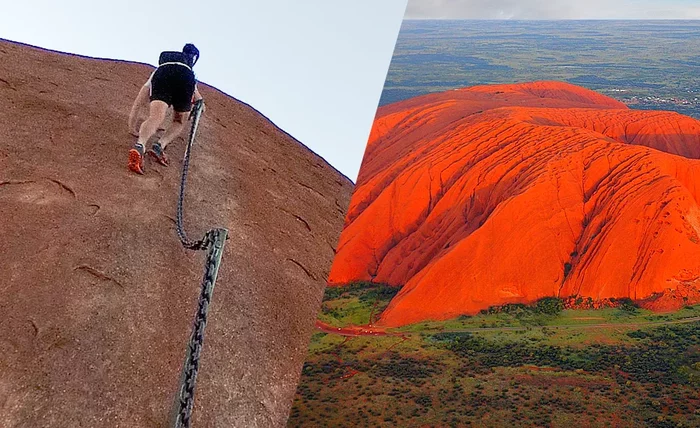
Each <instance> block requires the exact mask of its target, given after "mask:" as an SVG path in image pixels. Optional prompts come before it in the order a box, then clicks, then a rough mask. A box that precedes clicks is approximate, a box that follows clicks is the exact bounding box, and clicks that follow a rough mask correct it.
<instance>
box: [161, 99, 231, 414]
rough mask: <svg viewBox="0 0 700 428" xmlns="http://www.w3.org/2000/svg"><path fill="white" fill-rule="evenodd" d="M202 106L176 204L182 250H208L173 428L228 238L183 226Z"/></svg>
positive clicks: (185, 398) (189, 387)
mask: <svg viewBox="0 0 700 428" xmlns="http://www.w3.org/2000/svg"><path fill="white" fill-rule="evenodd" d="M203 105H204V103H203V102H202V100H198V101H197V102H195V105H194V108H193V109H192V113H190V119H192V127H191V128H190V137H189V140H188V142H187V148H186V149H185V156H184V159H183V165H182V176H181V179H180V195H179V198H178V203H177V235H178V237H179V238H180V242H181V243H182V245H183V246H184V247H185V248H187V249H190V250H205V249H208V251H207V259H206V263H205V265H204V278H203V279H202V286H201V292H200V294H199V302H198V306H197V312H196V314H195V317H194V318H195V319H194V325H193V326H192V334H191V336H190V342H189V344H188V345H187V356H186V358H185V363H184V366H183V369H182V374H181V377H180V388H179V390H178V394H177V397H176V400H175V406H174V412H175V413H174V422H173V424H172V425H173V426H174V427H175V428H189V426H190V421H191V416H192V407H193V406H194V387H195V383H196V381H197V371H198V370H199V361H200V357H201V353H202V346H203V342H204V328H205V327H206V325H207V315H208V313H209V305H210V304H211V298H212V293H213V292H214V285H215V284H216V276H217V274H218V271H219V265H220V263H221V256H222V255H223V249H224V244H225V242H226V239H227V238H228V236H227V234H228V231H227V230H226V229H212V230H210V231H208V232H207V233H206V234H205V235H204V237H203V238H202V239H200V240H199V241H191V240H189V239H188V238H187V235H186V234H185V229H184V226H183V208H184V200H185V185H186V182H187V172H188V169H189V163H190V152H191V150H192V145H193V143H194V137H195V134H196V133H197V126H198V125H199V118H200V117H201V114H202V107H203Z"/></svg>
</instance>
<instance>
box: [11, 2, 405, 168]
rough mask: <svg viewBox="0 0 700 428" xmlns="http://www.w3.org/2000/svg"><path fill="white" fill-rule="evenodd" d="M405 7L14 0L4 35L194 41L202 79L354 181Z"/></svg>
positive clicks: (112, 46) (114, 45)
mask: <svg viewBox="0 0 700 428" xmlns="http://www.w3.org/2000/svg"><path fill="white" fill-rule="evenodd" d="M405 8H406V0H381V1H378V0H352V1H347V0H342V1H340V0H333V1H328V0H294V1H290V0H198V1H192V0H152V1H143V0H119V1H110V2H102V1H92V2H88V1H85V0H61V1H54V0H21V1H20V0H16V1H7V2H3V5H2V8H1V9H2V10H1V11H0V38H4V39H9V40H14V41H19V42H24V43H28V44H31V45H35V46H39V47H44V48H48V49H54V50H59V51H63V52H71V53H77V54H82V55H88V56H95V57H102V58H114V59H125V60H132V61H138V62H145V63H148V64H152V65H155V64H157V61H158V54H159V53H160V52H161V51H163V50H180V49H182V46H183V45H184V44H185V43H187V42H192V43H194V44H195V45H197V47H199V49H200V51H201V54H202V57H201V60H200V61H199V62H198V63H197V65H196V67H195V72H196V73H197V78H198V79H199V80H200V81H202V82H204V83H207V84H210V85H212V86H215V87H217V88H219V89H221V90H222V91H224V92H226V93H228V94H230V95H232V96H234V97H236V98H238V99H240V100H242V101H244V102H246V103H248V104H250V105H252V106H253V107H255V108H256V109H257V110H259V111H260V112H262V113H263V114H264V115H266V116H267V117H269V118H270V119H271V120H272V121H273V122H275V124H276V125H277V126H279V127H280V128H282V129H284V130H285V131H287V132H288V133H290V134H291V135H293V136H294V137H295V138H296V139H298V140H299V141H301V142H302V143H304V144H305V145H307V146H308V147H310V148H311V149H312V150H313V151H315V152H316V153H318V154H319V155H321V156H322V157H324V158H325V159H326V160H327V161H328V162H329V163H330V164H331V165H333V166H335V167H336V168H337V169H338V170H340V171H341V172H342V173H344V174H345V175H346V176H348V177H349V178H350V179H351V180H353V181H354V180H355V178H356V177H357V172H358V170H359V166H360V162H361V161H362V156H363V154H364V150H365V146H366V144H367V138H368V136H369V131H370V128H371V126H372V121H373V120H374V114H375V113H376V108H377V104H378V102H379V97H380V95H381V92H382V87H383V86H384V80H385V78H386V72H387V70H388V68H389V62H390V61H391V56H392V53H393V51H394V44H395V42H396V36H397V35H398V32H399V28H400V25H401V21H402V19H403V16H404V11H405ZM139 83H141V82H139ZM129 101H131V100H129ZM124 126H125V127H126V124H124ZM229 129H231V128H230V127H229ZM234 132H235V131H234ZM128 143H130V141H129V142H126V141H125V144H128ZM125 149H126V148H125Z"/></svg>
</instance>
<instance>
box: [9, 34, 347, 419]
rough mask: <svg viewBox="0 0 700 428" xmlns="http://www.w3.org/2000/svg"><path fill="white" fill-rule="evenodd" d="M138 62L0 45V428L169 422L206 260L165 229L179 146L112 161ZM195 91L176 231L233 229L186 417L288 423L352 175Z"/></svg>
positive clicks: (121, 146)
mask: <svg viewBox="0 0 700 428" xmlns="http://www.w3.org/2000/svg"><path fill="white" fill-rule="evenodd" d="M152 70H153V67H151V66H149V65H145V64H137V63H129V62H125V61H116V60H100V59H94V58H87V57H81V56H77V55H69V54H64V53H59V52H53V51H47V50H44V49H40V48H36V47H32V46H27V45H22V44H18V43H13V42H9V41H3V40H0V256H1V257H2V261H0V349H1V350H2V351H1V352H0V373H1V374H0V426H2V427H8V428H9V427H79V426H82V427H130V428H133V427H165V426H169V425H168V423H169V417H170V411H171V407H172V404H173V401H174V399H175V394H176V392H177V388H178V383H179V380H180V379H179V378H180V373H181V369H182V365H183V360H184V358H185V351H186V346H187V343H188V341H189V338H190V332H191V328H192V321H193V318H194V313H195V310H196V309H197V298H198V295H199V292H200V284H201V282H202V274H203V266H204V254H203V253H202V252H192V251H188V250H185V249H184V248H183V247H182V245H181V244H180V241H179V240H178V236H177V234H176V230H175V217H176V206H177V200H178V191H179V185H180V172H181V164H182V160H181V159H182V155H183V151H184V148H185V141H183V139H179V140H176V141H175V142H174V143H173V144H172V145H171V148H169V150H172V151H171V153H170V158H171V164H170V166H169V167H163V166H160V165H157V164H155V163H153V162H150V163H149V162H147V163H146V174H145V175H144V176H137V175H135V174H132V173H130V172H129V171H128V170H127V168H126V159H127V152H128V150H129V148H130V147H131V146H132V144H133V142H134V138H133V137H132V136H130V135H129V132H128V131H129V130H128V127H127V117H128V114H129V110H130V107H131V104H132V102H133V100H134V98H135V97H136V94H137V93H138V91H139V88H140V87H141V85H143V83H144V82H145V81H146V79H147V78H148V76H149V75H150V73H151V72H152ZM199 89H200V91H201V93H202V95H203V97H204V100H205V103H206V111H205V113H204V114H203V116H202V119H201V122H200V124H199V130H198V133H197V139H196V142H195V145H194V148H193V152H192V158H191V160H190V170H189V176H188V184H187V189H186V194H185V204H184V213H185V214H184V224H185V228H186V230H187V232H188V234H189V235H190V237H191V238H196V239H198V238H200V237H202V236H203V234H204V233H205V232H206V231H207V230H209V229H211V228H214V227H224V228H226V229H228V231H229V232H228V236H229V240H228V241H227V242H226V245H225V251H224V254H223V259H222V262H221V267H220V270H219V273H218V280H217V283H216V288H215V290H214V293H213V300H212V304H211V306H210V308H209V317H208V322H207V329H206V335H205V339H204V347H203V351H202V357H201V365H200V367H199V374H198V377H197V386H196V390H195V399H194V409H193V413H192V418H193V419H192V426H195V427H214V426H218V427H224V426H239V427H243V426H245V427H279V426H284V425H285V423H286V420H287V417H288V414H289V410H290V407H291V403H292V399H293V396H294V393H295V389H296V384H297V381H298V378H299V375H300V372H301V367H302V363H303V360H304V357H305V355H306V349H307V344H308V341H309V339H310V337H311V334H312V332H313V322H314V319H315V316H316V313H317V311H318V309H319V306H320V303H321V298H322V295H323V289H324V287H325V285H326V278H327V275H328V272H329V269H330V266H331V262H332V259H333V257H334V252H335V246H336V244H337V240H338V236H339V234H340V231H341V228H342V224H343V220H344V217H345V215H346V208H347V206H348V203H349V198H350V193H351V191H352V187H353V184H352V182H351V181H350V180H349V179H347V178H346V177H344V176H343V175H342V174H340V173H339V172H338V171H336V170H335V169H334V168H333V167H331V166H330V165H329V164H328V163H326V162H325V161H324V160H323V159H322V158H321V157H319V156H317V155H316V154H315V153H313V152H312V151H310V150H309V149H308V148H306V147H305V146H304V145H303V144H301V143H300V142H299V141H297V140H295V139H294V138H293V137H291V136H290V135H288V134H287V133H285V132H284V131H282V130H281V129H279V128H278V127H276V126H275V125H274V124H273V123H272V122H270V121H269V120H268V119H267V118H266V117H265V116H263V114H261V113H260V112H258V111H256V110H254V109H253V108H252V107H250V106H249V105H247V104H245V103H243V102H241V101H238V100H236V99H234V98H232V97H231V96H228V95H226V94H224V93H222V92H220V91H219V90H217V89H216V88H214V87H211V86H209V85H206V84H205V83H203V82H200V84H199ZM183 137H185V138H186V135H183Z"/></svg>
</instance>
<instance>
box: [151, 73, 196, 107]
mask: <svg viewBox="0 0 700 428" xmlns="http://www.w3.org/2000/svg"><path fill="white" fill-rule="evenodd" d="M194 86H195V78H194V73H193V72H192V70H190V69H189V68H187V67H184V66H182V65H178V64H166V65H162V66H160V67H158V69H157V70H156V71H155V73H153V77H152V78H151V101H155V100H159V101H163V102H165V103H167V104H168V105H169V106H173V109H174V110H175V111H177V112H188V111H190V110H191V109H192V95H193V94H194Z"/></svg>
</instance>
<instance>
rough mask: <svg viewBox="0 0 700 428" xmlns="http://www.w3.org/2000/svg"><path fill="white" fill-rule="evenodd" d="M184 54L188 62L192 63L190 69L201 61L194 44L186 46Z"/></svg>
mask: <svg viewBox="0 0 700 428" xmlns="http://www.w3.org/2000/svg"><path fill="white" fill-rule="evenodd" d="M182 53H183V54H185V56H186V57H187V60H188V61H189V63H190V67H192V66H193V65H194V64H195V63H196V62H197V60H198V59H199V49H197V47H196V46H195V45H193V44H192V43H188V44H186V45H185V46H184V47H183V48H182Z"/></svg>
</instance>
